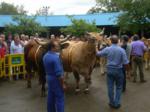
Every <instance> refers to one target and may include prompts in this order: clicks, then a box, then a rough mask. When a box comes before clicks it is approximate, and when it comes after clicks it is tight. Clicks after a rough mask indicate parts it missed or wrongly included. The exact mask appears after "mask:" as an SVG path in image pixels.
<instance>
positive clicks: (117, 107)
mask: <svg viewBox="0 0 150 112" xmlns="http://www.w3.org/2000/svg"><path fill="white" fill-rule="evenodd" d="M120 107H121V105H120V104H119V105H117V106H114V107H113V108H114V109H119V108H120Z"/></svg>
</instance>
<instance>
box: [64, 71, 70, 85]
mask: <svg viewBox="0 0 150 112" xmlns="http://www.w3.org/2000/svg"><path fill="white" fill-rule="evenodd" d="M67 79H69V72H65V73H64V81H65V83H66V84H67Z"/></svg>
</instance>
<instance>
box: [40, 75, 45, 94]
mask: <svg viewBox="0 0 150 112" xmlns="http://www.w3.org/2000/svg"><path fill="white" fill-rule="evenodd" d="M45 84H46V77H43V80H42V88H41V92H42V93H41V96H42V97H45V96H46V89H45Z"/></svg>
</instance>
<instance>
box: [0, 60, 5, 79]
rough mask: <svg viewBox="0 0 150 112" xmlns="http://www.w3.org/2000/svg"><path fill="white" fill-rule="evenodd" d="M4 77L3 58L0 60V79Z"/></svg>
mask: <svg viewBox="0 0 150 112" xmlns="http://www.w3.org/2000/svg"><path fill="white" fill-rule="evenodd" d="M4 76H5V58H0V78H2V77H4Z"/></svg>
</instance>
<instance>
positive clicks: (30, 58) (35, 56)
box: [24, 39, 67, 96]
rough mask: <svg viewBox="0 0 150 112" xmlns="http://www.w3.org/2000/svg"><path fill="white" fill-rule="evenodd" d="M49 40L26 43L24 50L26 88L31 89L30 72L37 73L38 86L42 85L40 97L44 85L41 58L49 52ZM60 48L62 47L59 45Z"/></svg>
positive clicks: (43, 93)
mask: <svg viewBox="0 0 150 112" xmlns="http://www.w3.org/2000/svg"><path fill="white" fill-rule="evenodd" d="M66 40H67V39H64V40H61V41H60V43H61V42H64V41H66ZM49 42H50V40H49V41H48V40H46V42H41V41H39V40H36V39H33V40H30V41H29V42H28V44H27V45H26V46H25V48H24V55H25V62H26V71H27V87H28V88H31V74H32V70H34V71H37V73H38V75H39V81H40V84H42V88H41V90H42V96H44V95H45V83H46V78H45V77H46V74H45V71H44V66H43V60H42V59H43V56H44V54H45V53H46V52H47V51H48V50H49V49H48V46H49ZM61 46H62V45H61Z"/></svg>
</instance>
